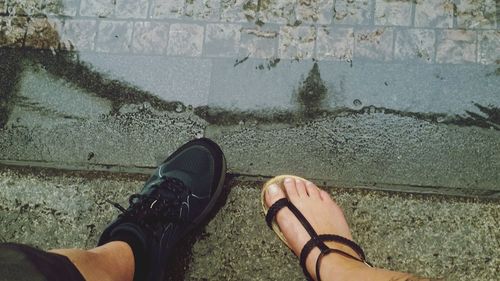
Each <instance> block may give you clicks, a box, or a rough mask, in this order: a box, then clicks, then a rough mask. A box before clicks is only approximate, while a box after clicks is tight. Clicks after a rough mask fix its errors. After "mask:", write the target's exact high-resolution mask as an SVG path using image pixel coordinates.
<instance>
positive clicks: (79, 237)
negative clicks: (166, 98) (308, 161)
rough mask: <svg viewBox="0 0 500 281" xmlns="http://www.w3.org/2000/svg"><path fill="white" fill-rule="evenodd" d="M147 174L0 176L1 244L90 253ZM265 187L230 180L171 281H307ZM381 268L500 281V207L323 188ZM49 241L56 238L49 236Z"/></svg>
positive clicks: (27, 172)
mask: <svg viewBox="0 0 500 281" xmlns="http://www.w3.org/2000/svg"><path fill="white" fill-rule="evenodd" d="M145 179H146V176H144V175H132V174H108V173H95V172H91V173H88V172H85V173H82V172H78V173H76V172H71V173H67V172H61V171H57V170H38V169H29V168H24V169H11V168H7V167H2V168H1V169H0V206H1V207H0V213H1V216H0V222H1V224H2V225H3V226H4V227H3V228H2V229H1V230H0V241H2V242H7V241H8V242H18V243H27V244H30V245H34V246H36V247H40V248H42V249H51V248H61V247H77V248H91V247H93V246H94V245H95V243H96V241H97V239H98V236H99V234H100V232H101V231H102V230H103V229H104V227H105V225H106V224H107V223H108V222H109V221H110V220H112V219H113V218H114V217H115V216H116V215H117V214H118V210H116V209H114V208H113V207H112V206H111V205H110V204H108V203H106V200H112V201H116V202H119V203H121V204H125V203H126V201H127V197H128V195H129V194H130V193H132V192H135V191H136V190H138V189H139V188H140V187H141V185H142V183H143V181H144V180H145ZM261 184H262V182H259V181H246V180H243V179H241V178H232V179H228V181H227V183H226V187H227V190H228V194H227V198H226V200H225V202H223V201H221V202H220V205H219V207H218V208H219V211H218V213H217V214H216V215H215V216H214V218H213V219H212V221H211V222H210V223H208V225H206V227H205V228H204V229H203V230H201V231H199V232H197V233H196V234H195V235H193V236H191V237H189V238H188V240H187V242H184V243H183V244H182V245H180V247H181V248H180V249H179V251H178V252H179V256H180V258H178V259H176V261H172V263H171V264H169V268H170V269H169V275H170V277H169V279H168V280H281V279H283V278H284V277H285V276H286V278H287V279H289V280H303V279H304V277H303V276H302V273H301V270H300V268H299V265H298V261H297V258H296V257H294V256H293V254H292V253H291V252H290V251H289V250H288V249H287V248H286V246H285V245H284V244H282V243H281V241H280V240H279V239H278V238H277V237H276V236H275V234H274V232H272V231H271V230H269V229H268V228H267V226H266V225H265V222H264V217H263V214H262V210H261V205H260V187H261ZM324 188H325V189H326V190H327V191H328V192H329V193H330V194H332V196H333V197H334V198H335V200H336V201H337V202H338V204H339V205H340V206H341V207H342V208H343V210H344V213H345V216H346V218H347V220H348V222H349V224H350V226H351V228H352V233H353V237H354V239H355V241H357V242H358V243H359V244H361V245H362V247H363V248H364V249H365V252H366V253H367V256H368V259H369V260H370V261H371V262H373V263H374V264H375V265H377V266H380V267H384V268H388V269H392V270H399V271H408V272H412V273H415V274H419V275H421V276H426V277H446V278H447V280H496V277H497V275H498V269H499V267H500V259H499V257H498V255H497V249H498V247H499V246H500V245H499V243H500V232H499V230H498V227H496V226H497V222H498V217H499V215H500V207H499V205H498V202H497V201H481V200H477V199H460V198H455V197H450V196H447V197H443V196H430V195H411V194H402V193H385V192H379V191H359V190H353V189H345V188H342V187H335V188H334V187H324ZM49 233H50V235H49Z"/></svg>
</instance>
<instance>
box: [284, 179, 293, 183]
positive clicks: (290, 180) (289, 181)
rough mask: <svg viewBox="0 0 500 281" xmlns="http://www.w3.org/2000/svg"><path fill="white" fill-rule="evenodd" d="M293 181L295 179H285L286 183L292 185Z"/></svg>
mask: <svg viewBox="0 0 500 281" xmlns="http://www.w3.org/2000/svg"><path fill="white" fill-rule="evenodd" d="M292 181H293V179H292V178H286V179H285V182H286V183H291V182H292Z"/></svg>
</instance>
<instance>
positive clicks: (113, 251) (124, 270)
mask: <svg viewBox="0 0 500 281" xmlns="http://www.w3.org/2000/svg"><path fill="white" fill-rule="evenodd" d="M50 252H52V253H56V254H60V255H63V256H67V257H68V258H69V259H70V260H71V261H72V262H73V264H75V265H76V267H77V268H78V270H79V271H80V272H81V273H82V275H83V277H84V278H85V280H87V281H132V279H133V278H134V266H135V264H134V255H133V253H132V249H131V248H130V247H129V245H128V244H127V243H125V242H121V241H114V242H110V243H107V244H104V245H102V246H100V247H97V248H94V249H90V250H80V249H58V250H51V251H50Z"/></svg>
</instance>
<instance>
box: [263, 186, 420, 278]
mask: <svg viewBox="0 0 500 281" xmlns="http://www.w3.org/2000/svg"><path fill="white" fill-rule="evenodd" d="M284 185H285V191H286V195H287V196H288V199H289V200H290V201H291V202H292V203H293V204H294V205H295V206H296V207H297V208H298V209H299V210H300V211H301V213H302V214H303V215H304V216H305V218H306V219H307V220H308V221H309V223H310V224H311V225H312V227H313V228H314V229H315V230H316V232H317V233H318V234H336V235H340V236H343V237H345V238H348V239H350V240H352V236H351V232H350V230H349V226H348V225H347V222H346V220H345V217H344V214H343V212H342V210H341V209H340V207H339V206H338V205H337V204H336V203H335V202H334V201H333V200H332V198H331V197H330V195H329V194H328V193H326V192H325V191H324V190H321V189H319V188H318V187H317V186H316V185H314V184H313V183H311V182H309V181H307V182H304V181H301V180H297V181H296V180H294V179H287V180H285V183H284ZM265 197H266V198H265V199H266V204H267V206H271V205H272V204H273V203H274V202H276V201H277V200H279V199H281V198H284V197H285V193H284V192H283V191H282V190H281V188H279V187H278V186H277V185H271V186H269V188H268V190H267V191H266V195H265ZM276 221H277V223H278V225H279V227H280V229H281V231H282V232H283V235H284V236H285V238H286V239H287V241H288V243H289V244H290V246H291V248H292V250H293V252H294V253H295V255H297V256H298V255H299V254H300V251H301V250H302V248H303V247H304V245H305V243H306V242H307V241H308V240H309V239H310V236H309V234H307V232H306V230H305V229H304V228H303V226H302V224H301V223H300V222H299V221H298V219H297V218H296V217H295V216H294V215H293V214H292V212H291V211H290V210H288V209H287V208H283V209H282V210H281V211H279V212H278V214H277V215H276ZM326 244H327V245H328V246H329V247H330V248H334V249H339V250H342V251H344V252H347V253H349V254H351V255H353V256H357V255H356V253H355V252H354V251H353V250H352V249H350V248H349V247H347V246H344V245H342V244H339V243H336V242H329V243H326ZM319 253H320V252H319V249H317V248H316V249H314V250H312V251H311V253H310V254H309V256H308V258H307V260H306V267H307V269H308V271H309V273H311V275H312V276H313V277H314V278H316V276H315V265H316V260H317V258H318V256H319ZM320 270H321V271H320V273H321V279H322V280H326V281H328V280H330V281H331V280H358V281H359V280H373V281H389V280H394V281H395V280H407V281H410V280H428V279H422V278H418V277H415V276H413V275H411V274H408V273H401V272H394V271H389V270H384V269H380V268H371V267H368V266H367V265H365V264H363V263H361V262H358V261H355V260H352V259H349V258H347V257H344V256H342V255H338V254H334V253H333V254H329V255H327V256H325V257H324V258H323V259H322V260H321V267H320Z"/></svg>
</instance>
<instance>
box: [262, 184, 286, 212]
mask: <svg viewBox="0 0 500 281" xmlns="http://www.w3.org/2000/svg"><path fill="white" fill-rule="evenodd" d="M265 192H266V193H265V198H266V205H267V207H270V206H272V205H273V204H274V202H276V201H278V200H280V199H281V198H285V193H284V192H283V190H282V189H281V188H280V187H279V186H278V185H277V184H275V183H273V184H271V185H269V186H268V187H267V189H266V191H265Z"/></svg>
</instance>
